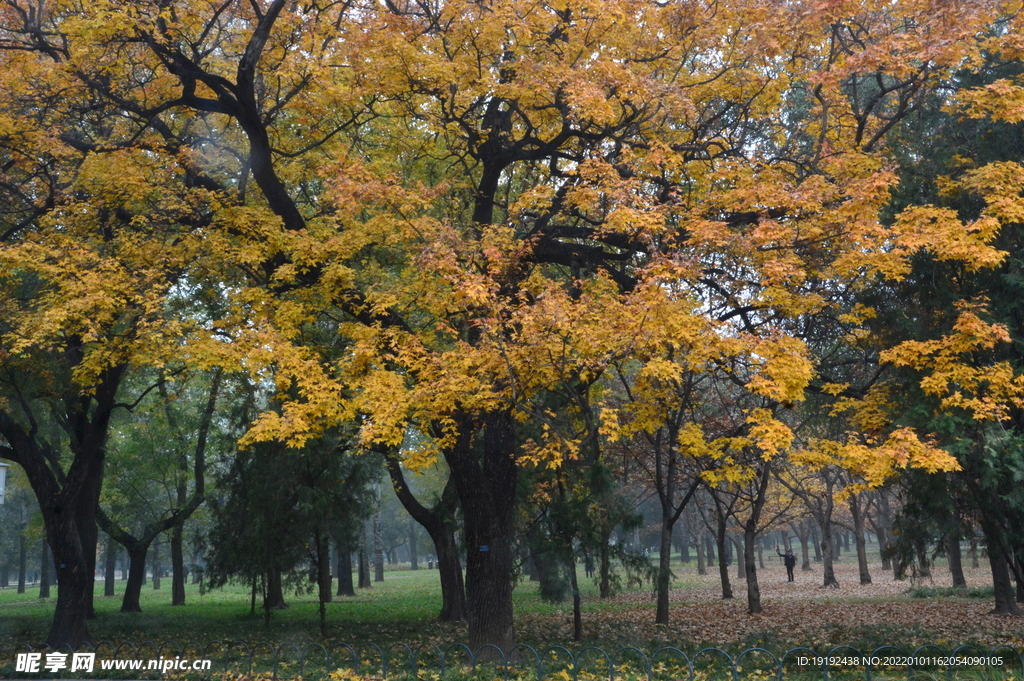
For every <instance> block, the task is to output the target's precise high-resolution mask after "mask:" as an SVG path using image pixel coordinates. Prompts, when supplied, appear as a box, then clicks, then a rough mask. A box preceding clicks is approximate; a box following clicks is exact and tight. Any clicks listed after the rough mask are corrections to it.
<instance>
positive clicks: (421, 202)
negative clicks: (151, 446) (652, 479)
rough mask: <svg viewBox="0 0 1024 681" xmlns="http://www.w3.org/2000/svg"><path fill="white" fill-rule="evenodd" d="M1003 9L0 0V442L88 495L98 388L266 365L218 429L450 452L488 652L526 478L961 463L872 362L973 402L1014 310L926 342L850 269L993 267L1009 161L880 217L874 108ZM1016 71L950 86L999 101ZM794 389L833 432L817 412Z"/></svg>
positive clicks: (1011, 214) (39, 483)
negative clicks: (974, 212) (627, 468)
mask: <svg viewBox="0 0 1024 681" xmlns="http://www.w3.org/2000/svg"><path fill="white" fill-rule="evenodd" d="M1020 12H1021V7H1020V3H1019V2H1002V1H996V0H975V1H972V2H949V1H947V0H901V1H900V2H895V3H894V2H888V1H887V2H876V1H875V0H857V1H853V0H803V1H801V2H791V1H788V0H785V1H784V0H724V1H721V2H704V1H703V0H680V1H678V2H666V3H656V2H649V1H646V0H616V1H614V2H609V1H608V0H602V1H601V2H597V1H590V0H564V1H563V0H557V1H556V0H553V1H550V2H539V3H525V2H521V1H519V0H493V1H489V2H482V1H479V0H452V1H447V0H446V1H443V2H433V1H430V0H422V1H415V0H395V1H393V2H392V1H391V0H388V1H387V2H383V3H381V2H361V1H359V0H353V1H351V2H338V3H327V2H285V1H284V0H251V1H248V2H244V1H242V0H226V1H224V2H205V1H195V0H189V1H186V0H180V1H176V0H150V1H146V2H134V3H123V2H86V3H75V2H65V1H63V0H62V1H60V2H36V1H35V0H7V1H6V2H4V3H3V4H2V7H0V55H2V56H0V59H2V68H0V72H2V74H3V75H2V76H0V99H2V101H4V102H5V105H4V107H3V111H2V112H0V162H2V183H0V196H2V197H3V198H2V201H3V204H4V211H3V217H2V220H3V222H2V224H0V239H2V248H0V272H2V273H3V274H2V275H0V287H2V288H0V306H2V310H3V315H2V316H3V321H2V334H3V336H2V338H3V340H2V346H0V362H2V364H3V369H4V372H5V373H6V374H7V375H8V376H9V377H10V378H9V379H5V383H4V386H3V390H4V393H3V401H2V402H0V434H2V436H3V438H4V439H5V440H6V443H5V444H4V445H3V449H0V454H2V455H3V456H4V457H5V458H9V459H11V460H13V461H15V462H17V463H19V464H21V465H22V466H24V467H25V469H26V470H27V471H28V473H29V477H30V479H31V481H32V484H33V486H34V488H35V490H36V492H37V495H39V498H40V501H41V502H42V501H43V500H44V499H51V498H57V497H60V496H61V495H63V496H64V497H66V498H67V499H68V501H67V505H66V507H68V508H70V507H72V506H74V507H76V508H78V507H81V508H82V509H89V508H90V507H91V506H94V505H95V499H96V498H97V494H98V485H99V481H100V480H101V472H100V471H101V470H102V457H103V451H102V449H103V448H102V442H103V440H104V437H105V430H104V429H105V425H106V423H107V421H108V420H109V414H110V412H111V411H112V410H114V409H115V408H116V407H117V403H118V402H119V401H128V402H130V401H131V400H128V399H127V398H125V399H123V400H121V399H119V398H117V397H116V395H117V393H118V390H119V388H120V386H121V381H122V377H123V376H124V375H125V374H126V373H130V372H135V371H140V370H142V369H145V368H162V367H165V366H170V365H173V364H177V363H182V364H186V365H189V366H193V367H200V368H204V369H206V368H211V367H220V368H222V369H223V370H225V371H229V372H235V373H241V374H246V375H249V376H251V379H252V380H253V381H254V382H256V383H258V384H262V385H268V386H269V385H272V386H273V389H272V390H271V392H272V395H271V399H269V400H268V401H267V404H268V407H267V408H266V409H265V410H264V411H263V413H262V414H261V415H260V416H259V418H258V419H257V420H256V421H255V422H254V423H253V424H252V426H251V428H250V429H249V430H248V432H247V433H246V434H245V435H244V437H243V438H242V444H243V446H245V445H251V444H253V443H256V442H260V441H267V440H280V441H283V442H286V443H287V444H288V445H290V446H292V447H295V448H299V447H302V446H303V445H304V444H306V443H307V442H308V441H309V440H310V439H311V438H314V437H316V436H317V435H319V434H321V433H323V432H325V431H326V430H328V429H330V428H333V427H339V426H344V425H347V424H352V423H357V424H358V426H359V440H360V442H361V443H362V444H363V445H364V446H365V447H367V448H391V449H392V450H396V451H397V450H398V448H400V447H401V446H402V445H403V442H407V441H408V440H409V433H410V432H413V431H415V432H417V433H418V434H419V437H416V438H414V442H415V443H416V445H415V446H411V447H406V448H405V449H402V450H401V456H402V457H403V462H404V464H405V466H406V467H407V468H408V469H410V470H413V471H415V470H417V469H422V468H424V467H426V466H428V465H430V464H432V463H433V462H434V461H436V460H438V458H439V457H440V458H444V459H445V460H446V462H447V464H448V467H449V469H450V470H451V472H452V475H453V476H454V477H455V478H456V480H457V488H458V493H459V498H460V503H461V504H462V508H463V511H464V514H465V517H466V524H467V525H466V542H467V546H468V551H469V557H468V560H467V577H466V580H467V584H466V586H467V590H468V595H469V599H468V605H469V620H470V638H471V642H472V643H473V644H482V643H497V644H498V645H501V646H503V647H508V646H509V645H510V644H511V643H512V642H513V640H514V633H513V627H512V610H511V599H510V593H511V586H510V585H509V575H510V574H511V566H512V554H511V551H512V548H511V539H510V536H511V535H510V533H511V530H512V527H513V524H514V513H513V506H514V503H515V494H514V492H515V488H516V484H517V479H518V478H519V476H520V475H522V474H524V472H529V471H531V470H536V469H550V470H556V469H564V467H566V466H571V465H574V462H577V463H578V462H588V463H593V462H596V461H598V460H600V459H601V457H602V447H609V446H615V445H616V443H624V442H629V441H634V440H636V439H637V438H641V437H646V436H649V437H652V438H654V437H655V435H656V434H657V433H663V434H664V433H667V434H668V435H667V436H665V437H663V438H662V439H661V440H658V442H659V443H660V444H659V447H660V446H664V447H665V448H666V449H665V450H664V456H666V457H668V456H670V457H674V458H673V461H677V462H678V465H676V464H673V466H674V467H673V468H672V471H671V472H670V473H667V474H668V475H670V476H677V477H679V479H680V480H681V479H683V477H685V478H686V479H687V480H692V481H695V482H699V483H700V484H703V485H707V486H710V487H716V488H721V489H723V490H724V489H733V490H737V489H739V487H741V486H743V485H749V484H751V483H753V484H754V487H753V488H750V489H752V490H753V491H752V492H751V494H752V495H753V496H751V497H750V500H749V503H750V504H751V505H750V506H749V507H745V508H749V514H748V516H747V517H748V520H749V522H750V523H752V525H750V531H751V532H756V531H758V527H759V525H758V523H759V522H760V520H759V518H761V517H762V516H761V510H760V509H761V506H759V505H758V504H764V503H765V499H764V496H765V494H764V489H765V488H766V486H767V484H768V483H767V481H768V480H769V479H770V472H771V471H770V469H774V468H782V467H784V466H799V467H802V469H804V470H812V471H813V470H820V469H824V468H827V467H830V466H831V467H835V468H838V469H841V470H842V471H845V472H847V473H848V474H849V475H850V476H852V477H851V478H850V480H851V483H850V487H849V490H848V491H849V492H855V491H857V490H858V489H866V488H869V487H874V486H878V485H880V484H882V483H883V482H884V481H885V480H886V479H887V478H889V477H890V476H892V475H893V474H895V473H896V472H897V471H899V470H902V469H904V468H906V467H917V468H921V469H924V470H927V471H952V470H955V469H956V468H957V467H958V463H957V461H956V460H955V459H954V458H953V457H952V456H950V454H949V453H948V452H946V451H945V450H943V449H942V448H941V447H940V444H941V443H939V442H937V441H935V439H934V438H933V437H932V436H931V434H930V433H927V432H917V431H915V430H913V429H912V428H909V427H905V426H902V425H900V424H898V423H896V422H895V410H894V409H893V408H891V404H890V401H887V399H886V396H885V392H884V390H883V389H882V387H881V384H880V383H879V382H878V379H879V375H880V373H879V366H880V364H883V363H886V362H888V363H890V364H892V365H895V366H903V365H910V366H913V367H916V368H919V369H921V370H922V371H925V372H926V373H927V377H926V378H924V380H923V382H922V383H921V386H922V388H923V389H924V390H925V391H926V392H927V393H929V394H930V395H934V396H937V397H938V398H940V399H941V400H942V404H943V406H944V407H958V408H963V409H967V410H970V411H971V412H972V414H974V416H975V417H976V418H977V419H987V420H995V421H999V420H1001V419H1006V418H1008V415H1009V414H1010V412H1011V411H1012V410H1017V409H1019V408H1020V407H1021V406H1022V399H1024V383H1022V380H1024V379H1021V377H1020V374H1019V372H1018V370H1017V369H1016V368H1015V367H1014V366H1013V365H1012V364H1011V363H1008V362H993V363H992V364H990V365H986V366H983V367H978V366H976V365H973V364H969V363H966V362H965V361H964V358H965V357H966V356H968V355H970V354H971V353H972V352H973V351H975V350H976V349H978V348H991V347H993V345H995V344H998V343H1002V342H1005V340H1006V338H1007V336H1006V331H1005V330H1004V329H1002V328H1001V327H999V326H998V325H994V324H991V323H989V322H986V321H984V301H980V300H979V301H975V302H974V303H972V304H970V305H965V306H964V307H963V309H962V310H961V314H960V318H959V321H958V323H957V325H956V327H955V328H954V330H953V333H952V334H950V335H948V336H945V337H943V338H941V339H937V340H932V341H928V342H923V341H922V342H911V341H908V342H903V343H901V344H899V345H896V346H895V347H885V341H884V340H883V339H882V338H880V337H878V336H876V335H874V334H873V332H872V327H871V324H870V320H872V319H873V318H874V317H875V315H876V312H875V310H874V309H873V308H872V307H871V305H870V304H869V303H865V302H863V301H862V297H863V294H864V293H865V292H866V291H869V290H871V289H872V287H877V286H883V285H885V284H886V282H895V281H900V280H902V279H904V278H905V277H906V276H907V275H908V273H909V272H910V271H911V268H912V265H913V261H914V258H916V257H925V256H927V257H931V258H934V259H936V260H938V261H942V262H956V263H959V264H962V266H963V267H964V268H965V269H966V270H968V271H976V270H979V269H982V268H991V267H994V266H998V265H999V264H1000V263H1002V262H1003V261H1004V259H1005V258H1006V253H1005V252H1003V251H1000V250H999V249H998V248H997V247H996V246H995V245H994V244H993V240H994V239H995V238H996V236H997V235H998V234H999V232H1000V230H1002V229H1004V228H1005V227H1006V226H1007V225H1010V224H1016V223H1018V222H1020V221H1021V218H1022V216H1024V199H1022V198H1021V196H1020V186H1021V179H1022V177H1024V169H1022V168H1021V166H1020V165H1018V164H1015V163H1000V164H992V165H986V166H983V167H980V168H977V169H975V170H973V171H972V172H970V173H967V174H965V175H963V176H961V177H958V178H955V179H949V180H948V182H950V183H951V186H952V184H955V185H956V186H957V187H958V188H959V189H961V190H963V191H969V192H972V193H973V194H974V195H977V196H978V197H980V200H981V201H983V202H984V205H985V208H984V210H983V211H981V214H980V215H979V216H978V217H976V218H966V219H965V218H964V217H963V216H961V215H960V214H958V213H957V211H955V210H952V209H950V208H946V207H940V206H935V205H914V206H910V207H908V208H906V209H905V210H902V211H900V212H899V213H898V214H897V215H895V216H893V217H892V218H891V219H882V215H883V212H884V210H885V208H886V207H887V205H888V204H889V201H890V198H891V193H892V191H893V190H894V188H895V187H896V186H897V183H898V174H897V172H896V169H895V166H894V162H893V160H892V149H890V148H889V147H888V146H887V140H888V139H889V135H890V134H891V131H892V130H893V129H894V128H895V127H896V126H898V125H899V124H900V123H901V121H903V120H904V119H905V118H906V117H907V116H908V115H909V114H910V113H911V112H913V111H914V110H915V109H916V108H917V107H919V106H920V104H921V102H923V101H924V100H925V99H926V98H929V97H933V96H935V95H934V93H936V92H938V91H940V90H941V89H942V87H943V86H944V85H945V84H946V83H947V82H948V80H949V78H950V75H951V74H952V73H954V72H956V71H959V70H963V69H979V68H981V66H982V65H983V64H984V63H985V60H986V59H990V58H991V55H993V54H997V55H1001V56H1002V58H1003V59H1019V58H1020V54H1019V53H1020V50H1021V45H1020V44H1019V43H1020V38H1019V36H1020V35H1021V30H1020V29H1021V26H1020V25H1019V23H1020ZM993 27H998V29H995V28H993ZM1021 91H1022V86H1021V84H1019V83H1017V82H1015V81H1007V80H1000V81H996V82H995V83H991V84H989V85H986V86H984V87H982V88H977V89H973V90H970V91H966V92H961V93H957V96H956V97H955V98H954V99H952V100H951V101H950V103H949V106H950V107H960V108H961V109H960V110H962V111H963V115H965V116H974V117H991V118H995V119H999V120H1005V121H1011V122H1019V121H1020V120H1021V116H1022V114H1021V113H1020V112H1021V109H1022V104H1021ZM808 398H813V399H814V400H815V404H816V405H818V406H816V409H819V410H823V412H822V413H828V414H830V415H831V416H830V418H831V419H832V420H831V421H830V422H829V425H828V426H820V427H819V426H817V425H813V424H812V425H811V426H809V427H805V426H806V423H807V419H806V411H805V410H804V405H805V403H806V401H807V399H808ZM47 400H49V401H57V402H59V403H60V404H61V405H63V406H60V407H59V408H58V409H57V412H59V413H62V414H66V415H68V414H69V415H71V416H72V417H73V418H67V419H63V420H62V421H61V422H60V423H61V424H62V426H63V427H65V429H66V432H67V436H66V439H67V440H68V442H69V444H68V445H67V447H66V448H65V449H66V451H63V450H62V451H63V453H61V454H60V455H58V456H57V457H56V458H54V457H53V456H49V458H48V457H47V455H46V453H45V450H46V449H47V448H48V447H53V446H57V445H56V443H55V442H50V441H49V440H47V436H46V432H45V431H46V429H41V428H39V427H38V426H37V422H36V420H35V418H36V417H35V416H34V414H35V412H36V411H37V409H38V407H37V401H47ZM822 405H824V406H822ZM76 418H77V419H79V420H80V421H82V424H81V425H80V426H75V425H73V424H72V422H73V421H74V420H75V419H76ZM527 427H529V428H530V429H531V431H530V434H529V436H528V437H527V436H524V435H522V433H523V432H524V429H526V428H527ZM86 431H88V434H87V436H83V435H82V433H85V432H86ZM58 448H59V447H58ZM652 451H653V450H652ZM659 455H660V454H659ZM652 456H653V454H652ZM58 460H59V461H58ZM664 461H666V462H667V461H668V459H664ZM666 465H667V464H666ZM58 469H60V470H59V471H58ZM659 470H660V469H659ZM665 470H668V469H665ZM64 471H66V473H67V474H66V475H65V473H64ZM90 471H91V472H90ZM76 475H80V476H81V479H80V480H79V479H78V478H76ZM762 479H763V480H764V481H765V482H764V483H763V485H762V489H761V491H760V495H761V496H760V497H758V489H757V482H758V481H759V480H762ZM683 487H684V488H685V485H684V486H683ZM681 498H682V497H681V495H680V496H679V497H673V501H672V503H685V502H681V501H680V500H681ZM759 498H760V501H758V499H759ZM46 506H47V507H52V506H53V505H52V504H46ZM673 513H675V511H673ZM670 515H671V514H670ZM82 517H83V518H84V520H81V521H80V522H81V523H82V524H83V525H89V523H90V520H89V519H90V518H91V515H90V514H89V513H88V512H86V513H85V515H84V516H82ZM676 517H678V513H676ZM77 522H79V521H75V522H71V521H69V520H68V519H67V517H66V515H62V514H60V513H59V512H55V513H54V514H53V515H52V517H50V516H48V517H47V529H48V538H49V541H50V544H51V546H52V547H53V549H54V552H55V554H57V555H58V556H61V558H60V560H61V561H65V562H67V564H69V565H72V564H75V565H77V564H79V563H83V561H84V563H85V564H87V563H88V561H89V560H91V559H89V558H87V555H88V553H89V548H90V547H89V541H88V537H89V536H92V547H93V548H94V546H95V529H94V528H92V529H90V528H89V527H78V526H77V525H76V523H77ZM673 522H674V520H673ZM670 529H671V526H670ZM90 532H91V535H90ZM80 535H81V536H84V537H86V540H85V541H84V544H85V547H84V548H83V547H82V544H83V542H82V541H79V540H78V539H77V537H79V536H80ZM484 547H486V549H485V548H484ZM82 570H83V574H85V572H88V570H87V568H86V567H83V568H82ZM65 591H66V590H65V589H64V588H63V582H62V588H61V595H60V597H61V598H62V599H65ZM71 591H72V590H71V589H68V590H67V592H68V594H69V595H68V596H67V598H68V599H71V598H72V595H71ZM81 598H82V599H85V597H84V596H83V597H81ZM85 600H87V599H85ZM83 607H87V605H85V604H84V600H81V599H80V601H79V602H77V603H71V602H70V601H69V602H68V603H66V604H64V605H62V606H59V607H58V617H69V618H72V619H73V620H74V622H75V623H74V624H73V625H67V624H66V623H65V624H61V625H60V626H57V624H56V623H55V629H54V631H53V633H52V635H51V638H52V639H53V641H52V642H58V641H64V640H70V641H72V642H77V641H78V640H81V639H82V638H84V637H85V633H86V632H85V623H84V618H83V617H79V615H76V614H75V613H78V612H80V611H81V608H83ZM61 608H63V610H62V609H61ZM61 613H63V614H61ZM666 613H667V611H666ZM666 617H667V614H666ZM68 621H70V620H68Z"/></svg>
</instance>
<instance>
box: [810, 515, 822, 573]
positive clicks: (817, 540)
mask: <svg viewBox="0 0 1024 681" xmlns="http://www.w3.org/2000/svg"><path fill="white" fill-rule="evenodd" d="M811 546H812V547H813V548H814V562H815V563H820V562H821V537H820V536H819V535H818V528H817V527H815V524H814V523H811Z"/></svg>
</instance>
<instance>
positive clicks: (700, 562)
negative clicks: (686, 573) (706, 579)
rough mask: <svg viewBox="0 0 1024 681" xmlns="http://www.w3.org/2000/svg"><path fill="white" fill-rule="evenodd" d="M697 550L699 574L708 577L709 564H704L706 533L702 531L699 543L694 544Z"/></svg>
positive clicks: (698, 538) (698, 536)
mask: <svg viewBox="0 0 1024 681" xmlns="http://www.w3.org/2000/svg"><path fill="white" fill-rule="evenodd" d="M694 545H695V546H696V548H697V574H698V575H706V574H707V573H708V567H707V563H705V562H704V532H703V531H701V533H700V534H698V535H697V541H696V542H695V543H694Z"/></svg>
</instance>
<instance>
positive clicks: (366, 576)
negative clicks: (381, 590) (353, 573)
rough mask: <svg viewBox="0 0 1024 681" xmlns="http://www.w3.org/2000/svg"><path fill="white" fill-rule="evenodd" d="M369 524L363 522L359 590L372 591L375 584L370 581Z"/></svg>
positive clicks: (360, 536)
mask: <svg viewBox="0 0 1024 681" xmlns="http://www.w3.org/2000/svg"><path fill="white" fill-rule="evenodd" d="M368 524H369V523H368V522H363V528H362V532H361V533H360V534H359V588H360V589H371V588H373V584H372V583H371V581H370V558H369V556H368V555H367V552H368V549H369V542H370V538H369V536H368V533H367V525H368Z"/></svg>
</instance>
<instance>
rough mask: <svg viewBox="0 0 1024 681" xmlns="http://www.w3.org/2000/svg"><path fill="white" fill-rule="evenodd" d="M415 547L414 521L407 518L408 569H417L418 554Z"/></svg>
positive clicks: (418, 567)
mask: <svg viewBox="0 0 1024 681" xmlns="http://www.w3.org/2000/svg"><path fill="white" fill-rule="evenodd" d="M416 549H417V547H416V521H415V520H414V519H412V518H410V519H409V569H410V570H419V569H420V564H419V554H418V553H417V550H416Z"/></svg>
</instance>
